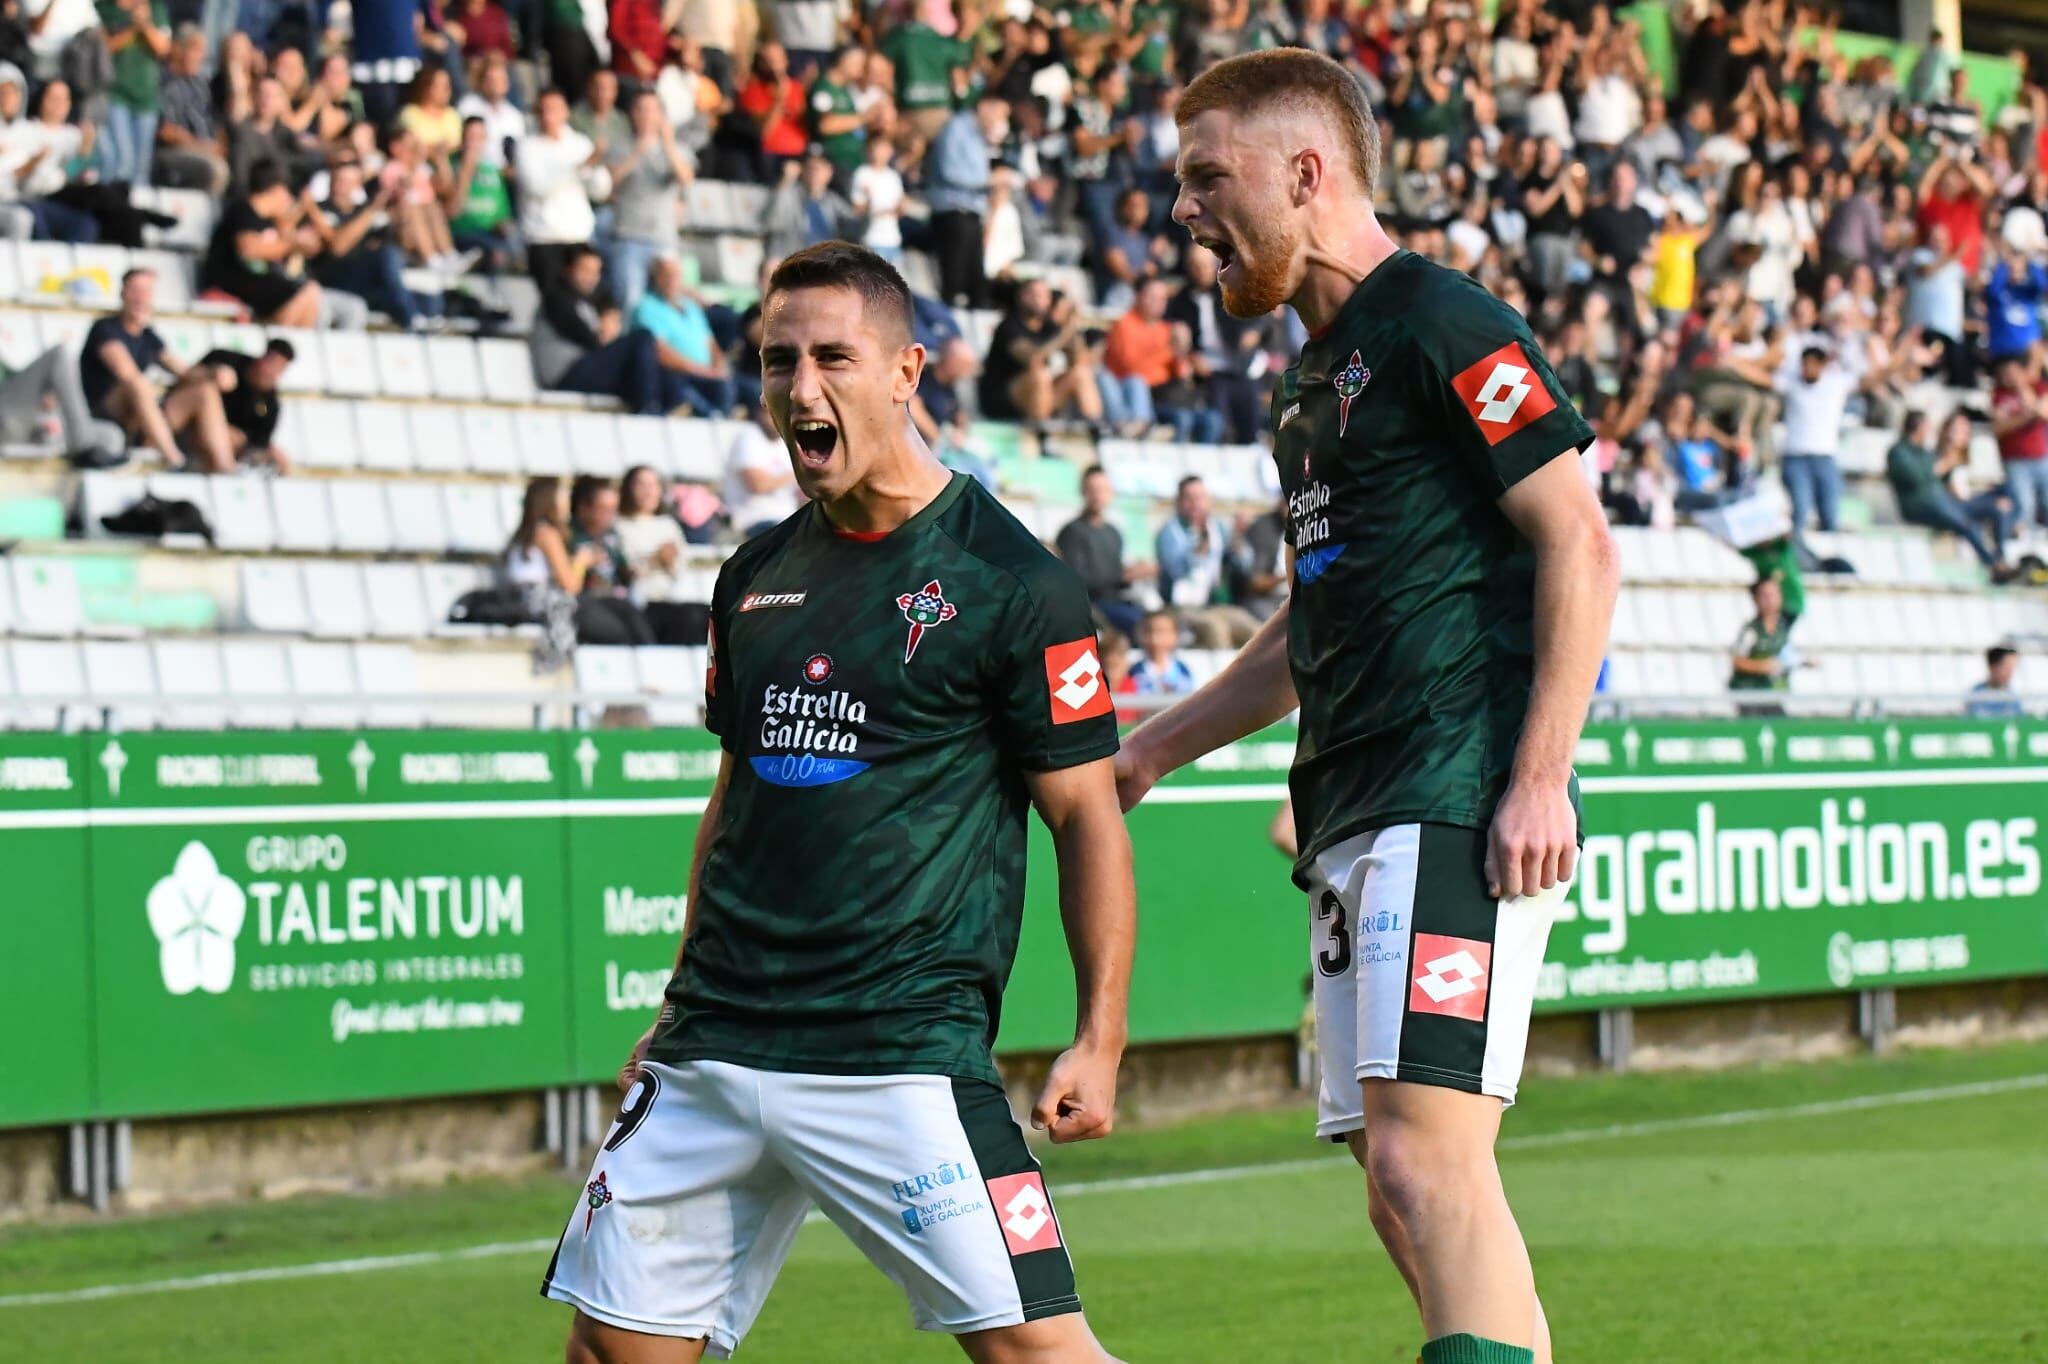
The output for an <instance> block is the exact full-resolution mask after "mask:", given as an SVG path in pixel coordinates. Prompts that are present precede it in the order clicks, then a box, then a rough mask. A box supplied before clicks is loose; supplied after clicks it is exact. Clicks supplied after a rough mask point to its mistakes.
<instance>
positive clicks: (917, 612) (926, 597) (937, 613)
mask: <svg viewBox="0 0 2048 1364" xmlns="http://www.w3.org/2000/svg"><path fill="white" fill-rule="evenodd" d="M896 609H897V610H899V611H901V612H902V613H903V619H905V620H907V621H909V622H910V638H908V639H906V640H904V641H903V661H904V662H905V663H908V662H909V661H910V656H911V655H912V654H914V653H916V652H917V643H918V641H919V640H921V639H923V638H924V632H925V631H927V630H929V629H931V628H932V627H933V626H935V625H943V624H945V623H946V622H947V621H949V620H951V619H953V617H955V616H957V615H959V614H960V610H959V608H958V607H956V606H954V605H953V603H951V602H949V601H947V600H946V594H945V593H944V592H943V591H941V590H940V588H939V580H938V579H937V578H934V579H932V580H931V581H930V582H928V583H926V584H925V585H924V586H923V587H922V588H920V589H919V590H917V591H915V592H905V593H904V594H903V595H902V596H900V597H898V598H896Z"/></svg>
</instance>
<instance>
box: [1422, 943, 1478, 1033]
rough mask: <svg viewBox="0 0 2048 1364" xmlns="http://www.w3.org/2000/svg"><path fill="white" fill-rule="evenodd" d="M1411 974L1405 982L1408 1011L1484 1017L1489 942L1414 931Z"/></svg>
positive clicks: (1447, 1016)
mask: <svg viewBox="0 0 2048 1364" xmlns="http://www.w3.org/2000/svg"><path fill="white" fill-rule="evenodd" d="M1414 960H1415V978H1414V979H1413V980H1412V981H1411V982H1410V983H1409V986H1408V1011H1409V1012H1410V1013H1418V1014H1442V1015H1443V1016H1445V1017H1446V1018H1466V1019H1470V1020H1471V1021H1472V1022H1474V1023H1483V1022H1485V1021H1486V982H1487V974H1486V973H1487V971H1488V970H1489V969H1490V968H1491V967H1492V966H1493V945H1492V944H1491V943H1483V942H1479V941H1477V940H1476V939H1473V938H1450V937H1446V936H1444V935H1443V934H1441V933H1417V934H1416V935H1415V958H1414Z"/></svg>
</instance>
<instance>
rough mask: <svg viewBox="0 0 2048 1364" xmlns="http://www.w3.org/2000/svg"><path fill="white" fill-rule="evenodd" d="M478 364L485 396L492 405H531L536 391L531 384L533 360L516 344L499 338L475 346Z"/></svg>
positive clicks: (523, 347)
mask: <svg viewBox="0 0 2048 1364" xmlns="http://www.w3.org/2000/svg"><path fill="white" fill-rule="evenodd" d="M476 357H477V364H478V366H479V368H480V369H481V370H482V374H483V384H484V394H485V396H487V397H489V398H490V399H491V400H492V401H493V402H500V403H530V402H532V401H533V400H534V399H535V397H536V396H538V390H536V389H535V387H534V382H533V357H532V356H531V355H530V354H529V353H528V352H527V349H526V346H525V345H524V344H523V343H521V342H518V341H508V340H503V339H498V338H489V339H485V340H480V341H478V342H477V343H476Z"/></svg>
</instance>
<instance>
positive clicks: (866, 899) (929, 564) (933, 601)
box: [649, 474, 1117, 1080]
mask: <svg viewBox="0 0 2048 1364" xmlns="http://www.w3.org/2000/svg"><path fill="white" fill-rule="evenodd" d="M711 628H712V640H711V643H712V650H713V653H712V664H711V669H710V673H709V676H708V677H707V679H706V683H705V691H706V700H705V710H706V724H707V725H708V726H709V727H710V729H711V730H712V731H713V732H714V733H716V734H717V735H718V736H719V739H720V741H721V742H722V743H723V745H724V747H725V749H726V751H727V753H729V754H730V755H731V761H732V767H733V771H732V778H731V781H730V784H729V785H728V787H727V790H726V794H725V807H724V818H723V822H722V824H721V826H720V828H719V830H718V832H717V834H716V836H715V837H714V839H713V840H712V843H711V845H710V848H709V849H708V851H707V854H706V857H705V861H704V868H703V872H702V874H701V877H700V881H699V886H698V902H697V904H696V906H695V907H694V908H695V921H694V924H693V926H692V929H691V933H690V940H689V943H688V945H687V946H686V947H685V949H684V952H683V962H682V967H681V969H680V970H679V971H678V972H677V973H676V977H675V979H674V980H673V981H672V982H671V983H670V985H669V989H668V1003H669V1010H668V1012H669V1013H670V1014H671V1015H672V1017H671V1018H670V1021H669V1022H668V1024H667V1025H666V1026H665V1027H664V1028H663V1029H662V1030H661V1032H660V1033H659V1035H658V1036H657V1038H656V1040H655V1043H654V1045H653V1047H652V1048H651V1050H650V1052H649V1055H651V1056H652V1057H653V1058H654V1059H656V1060H658V1061H688V1060H719V1061H731V1062H735V1063H737V1064H741V1065H748V1066H755V1067H759V1068H761V1069H765V1070H778V1071H798V1072H808V1073H819V1074H855V1075H860V1074H877V1075H882V1074H941V1075H960V1076H972V1077H978V1078H981V1079H987V1080H994V1079H995V1078H996V1072H995V1066H994V1063H993V1061H992V1060H991V1057H990V1052H989V1048H990V1045H991V1043H992V1042H993V1040H994V1038H995V1034H996V1024H997V1020H998V1015H999V1012H1000V1008H1001V1003H1002V992H1003V986H1004V983H1005V982H1006V981H1007V980H1008V978H1009V974H1010V966H1011V963H1012V961H1013V959H1014V958H1015V956H1016V951H1017V933H1018V927H1019V923H1020V920H1021V918H1022V914H1023V904H1024V846H1025V818H1026V814H1027V810H1028V807H1029V799H1028V795H1027V792H1026V789H1025V784H1024V775H1025V774H1026V773H1027V772H1044V771H1052V770H1055V769H1058V768H1063V767H1071V766H1075V765H1077V764H1080V763H1085V762H1090V761H1093V760H1095V759H1098V758H1104V757H1108V756H1109V755H1110V754H1113V753H1114V752H1116V747H1117V733H1116V717H1115V714H1114V712H1113V710H1112V707H1111V703H1110V695H1109V684H1108V682H1107V680H1106V679H1105V678H1104V677H1103V676H1102V668H1101V664H1100V662H1099V660H1098V656H1097V653H1096V647H1095V632H1094V626H1093V624H1092V623H1091V620H1090V617H1089V612H1088V598H1087V594H1086V593H1085V592H1084V591H1083V589H1082V587H1081V584H1080V581H1079V580H1078V579H1077V578H1075V577H1074V575H1073V573H1072V571H1071V570H1069V569H1068V568H1067V566H1066V565H1065V564H1062V563H1061V562H1060V561H1059V560H1057V559H1055V558H1054V557H1053V556H1052V554H1051V553H1050V552H1048V551H1047V550H1046V549H1045V547H1044V546H1042V545H1040V544H1039V543H1038V541H1037V540H1036V539H1034V538H1033V537H1032V535H1031V533H1030V532H1029V531H1027V530H1025V529H1024V527H1023V526H1021V525H1019V524H1018V522H1017V520H1016V518H1015V517H1013V516H1011V515H1010V513H1009V512H1007V511H1005V510H1004V509H1003V507H1002V506H1001V504H1000V503H998V502H997V501H996V500H995V498H994V497H992V496H990V495H989V494H988V493H987V492H985V491H983V490H982V488H981V486H980V485H979V484H977V483H976V482H975V481H974V480H973V479H971V478H967V477H965V476H964V475H959V474H956V475H954V477H953V481H952V482H951V483H950V484H948V485H947V487H946V489H945V491H944V492H942V493H940V494H939V496H938V497H937V498H935V499H933V501H932V502H931V503H930V504H929V505H928V506H926V507H925V508H924V509H923V510H922V511H920V512H918V514H917V515H916V516H914V517H912V518H911V519H910V520H908V521H906V522H905V523H904V524H903V525H902V526H900V527H898V528H897V529H896V530H894V531H892V532H891V533H889V534H888V535H886V536H882V537H880V538H878V539H869V538H858V537H853V536H848V535H845V534H842V533H839V532H836V531H834V530H833V528H832V526H831V524H830V523H829V522H828V521H827V520H826V519H825V517H824V514H823V513H822V512H821V511H820V510H819V509H818V508H817V506H816V505H815V504H813V505H810V506H806V507H804V508H803V509H802V510H801V511H799V512H798V513H797V514H796V515H794V516H792V517H790V518H789V519H788V520H786V521H784V522H783V523H782V524H781V525H779V526H777V527H776V528H775V529H773V530H771V531H769V532H768V533H767V534H765V535H762V536H760V537H758V538H757V539H754V540H752V541H750V542H748V543H747V544H746V545H744V546H742V547H741V548H740V550H739V551H738V552H737V553H735V554H734V555H733V556H732V558H731V559H729V560H728V561H727V562H726V565H725V568H724V569H723V571H721V572H720V573H719V575H718V587H717V590H716V591H715V592H714V593H713V594H712V603H711Z"/></svg>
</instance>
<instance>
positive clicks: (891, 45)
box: [881, 19, 974, 142]
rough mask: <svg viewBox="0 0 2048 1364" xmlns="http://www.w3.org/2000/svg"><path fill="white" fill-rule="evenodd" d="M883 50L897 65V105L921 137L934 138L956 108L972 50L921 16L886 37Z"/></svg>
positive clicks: (929, 139)
mask: <svg viewBox="0 0 2048 1364" xmlns="http://www.w3.org/2000/svg"><path fill="white" fill-rule="evenodd" d="M881 51H882V54H883V55H884V56H886V57H887V58H888V59H889V60H890V61H891V62H892V63H894V64H895V67H896V105H897V107H898V108H899V109H901V110H902V111H903V113H904V116H905V118H906V120H907V121H908V122H909V124H910V126H911V127H913V128H915V129H916V130H917V135H918V137H919V138H920V139H921V140H923V141H925V142H930V141H931V140H932V139H933V138H935V137H937V136H938V135H939V129H941V128H943V127H945V126H946V119H947V118H948V117H949V116H950V115H951V114H952V112H953V103H954V101H955V100H956V99H958V98H959V96H960V94H961V92H962V87H963V85H964V80H963V77H964V76H965V74H966V71H967V68H968V64H969V63H970V62H971V61H972V60H973V55H974V54H973V52H972V50H971V49H970V48H969V47H968V45H967V44H966V43H964V42H961V41H960V40H959V39H958V38H948V37H946V36H945V35H944V34H942V33H940V32H939V31H938V30H937V29H935V28H933V27H932V26H931V25H930V24H927V23H925V22H924V21H923V20H921V19H917V20H912V21H911V22H910V23H907V24H904V25H903V26H901V27H900V28H897V29H895V30H894V31H892V32H891V33H890V34H889V36H888V37H886V38H884V39H882V47H881Z"/></svg>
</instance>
